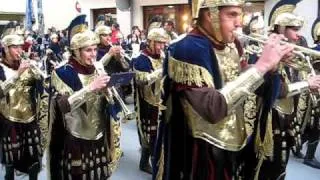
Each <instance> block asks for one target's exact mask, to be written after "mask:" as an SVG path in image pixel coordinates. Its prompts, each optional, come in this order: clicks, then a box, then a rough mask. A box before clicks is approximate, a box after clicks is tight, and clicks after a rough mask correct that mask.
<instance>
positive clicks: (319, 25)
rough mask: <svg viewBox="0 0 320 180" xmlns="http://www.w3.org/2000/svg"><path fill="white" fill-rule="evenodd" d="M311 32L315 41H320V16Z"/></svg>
mask: <svg viewBox="0 0 320 180" xmlns="http://www.w3.org/2000/svg"><path fill="white" fill-rule="evenodd" d="M311 34H312V38H313V40H314V41H316V42H317V41H319V40H320V39H319V37H320V17H318V18H317V19H316V20H315V21H314V22H313V24H312V28H311Z"/></svg>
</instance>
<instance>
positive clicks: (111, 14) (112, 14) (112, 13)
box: [92, 8, 117, 26]
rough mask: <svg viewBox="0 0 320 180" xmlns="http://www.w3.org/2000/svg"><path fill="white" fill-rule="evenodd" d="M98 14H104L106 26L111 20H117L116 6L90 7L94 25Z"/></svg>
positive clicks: (109, 24)
mask: <svg viewBox="0 0 320 180" xmlns="http://www.w3.org/2000/svg"><path fill="white" fill-rule="evenodd" d="M100 15H104V16H105V21H106V22H107V25H108V26H111V25H112V23H113V22H117V9H116V8H102V9H92V16H93V17H92V18H93V23H94V25H96V24H97V19H98V17H99V16H100Z"/></svg>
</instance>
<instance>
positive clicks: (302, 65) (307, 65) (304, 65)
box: [234, 32, 320, 105]
mask: <svg viewBox="0 0 320 180" xmlns="http://www.w3.org/2000/svg"><path fill="white" fill-rule="evenodd" d="M234 33H235V34H236V35H237V36H241V37H243V38H246V39H248V40H252V41H255V42H258V43H261V44H265V43H266V40H267V38H266V37H264V36H262V35H259V34H253V36H248V35H244V34H242V33H239V32H234ZM280 43H281V44H290V45H291V46H293V47H294V49H295V50H294V51H293V53H294V54H295V55H296V56H298V57H299V59H302V60H305V61H304V62H303V61H300V60H296V61H292V62H286V65H288V66H290V67H292V68H294V69H296V70H304V71H307V72H310V73H311V75H312V76H315V75H316V71H315V70H314V68H313V66H312V64H311V60H310V59H311V58H310V57H311V56H312V57H320V52H319V51H316V50H313V49H309V48H306V47H303V46H298V45H295V44H292V43H288V42H285V41H281V42H280ZM244 51H245V53H249V54H258V55H259V54H261V53H262V48H261V47H258V46H256V45H250V46H248V47H247V48H245V49H244ZM296 59H297V58H296ZM317 94H320V91H319V90H318V93H317ZM310 96H311V99H312V102H313V104H315V105H316V104H317V103H318V102H319V101H320V99H318V98H317V97H316V95H315V94H313V93H312V92H310Z"/></svg>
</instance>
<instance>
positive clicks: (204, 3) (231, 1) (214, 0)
mask: <svg viewBox="0 0 320 180" xmlns="http://www.w3.org/2000/svg"><path fill="white" fill-rule="evenodd" d="M244 3H245V0H192V17H193V18H194V19H197V18H198V17H199V12H200V9H202V8H209V10H210V12H211V14H212V16H213V21H212V24H213V28H214V33H215V35H214V38H215V40H216V41H217V42H218V43H219V42H220V43H221V42H222V40H223V39H222V35H221V31H220V19H219V7H223V6H243V5H244Z"/></svg>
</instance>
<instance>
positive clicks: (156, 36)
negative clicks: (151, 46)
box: [147, 28, 169, 42]
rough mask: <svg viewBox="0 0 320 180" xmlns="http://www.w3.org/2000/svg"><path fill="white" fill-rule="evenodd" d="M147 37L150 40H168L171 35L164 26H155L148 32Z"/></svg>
mask: <svg viewBox="0 0 320 180" xmlns="http://www.w3.org/2000/svg"><path fill="white" fill-rule="evenodd" d="M147 39H148V40H150V41H158V42H168V41H169V35H168V33H167V32H166V31H165V30H164V29H163V28H153V29H151V30H150V31H149V32H148V36H147Z"/></svg>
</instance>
